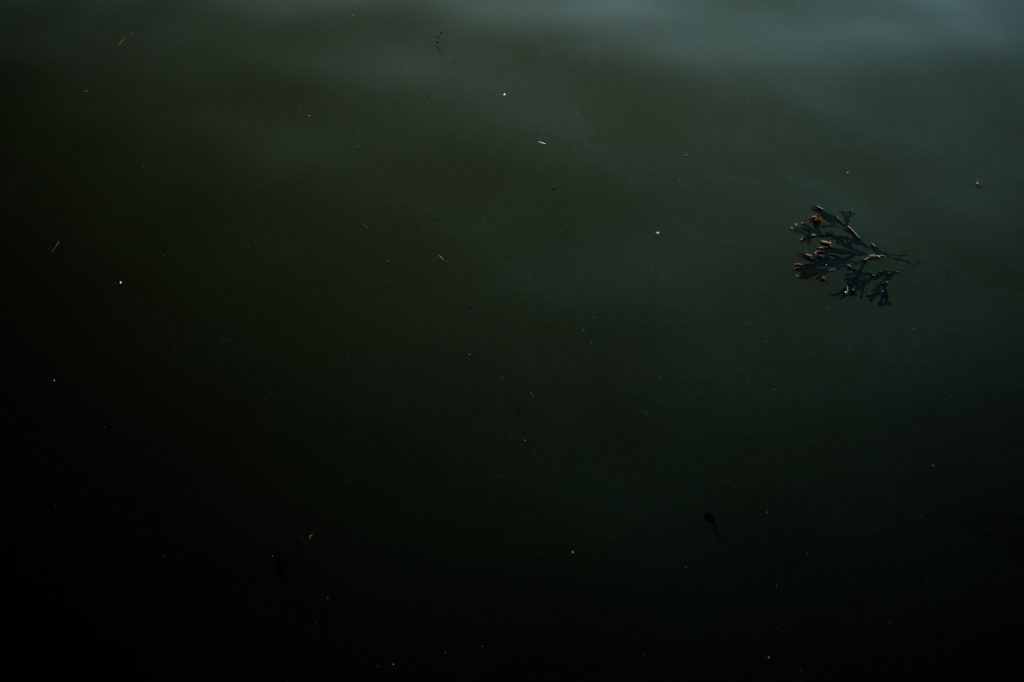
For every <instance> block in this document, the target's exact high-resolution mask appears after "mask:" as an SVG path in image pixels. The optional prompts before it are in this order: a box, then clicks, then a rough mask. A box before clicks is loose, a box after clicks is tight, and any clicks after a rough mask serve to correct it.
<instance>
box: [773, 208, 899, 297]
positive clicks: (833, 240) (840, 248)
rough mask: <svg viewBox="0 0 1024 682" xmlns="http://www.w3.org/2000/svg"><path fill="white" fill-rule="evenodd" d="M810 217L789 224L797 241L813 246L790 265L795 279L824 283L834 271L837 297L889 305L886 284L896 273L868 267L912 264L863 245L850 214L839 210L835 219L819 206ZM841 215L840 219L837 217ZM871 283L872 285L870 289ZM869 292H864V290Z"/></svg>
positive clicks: (875, 247)
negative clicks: (839, 280)
mask: <svg viewBox="0 0 1024 682" xmlns="http://www.w3.org/2000/svg"><path fill="white" fill-rule="evenodd" d="M813 210H814V215H812V216H811V217H810V218H808V219H807V220H805V221H804V222H802V223H793V226H792V227H790V228H789V229H791V230H793V231H794V232H799V233H800V235H801V236H800V241H801V242H806V243H814V242H815V241H817V247H816V248H815V249H814V251H810V252H807V253H802V254H800V256H801V257H802V258H803V259H804V262H803V263H793V269H794V270H795V271H796V276H797V277H799V278H800V279H811V278H813V279H816V280H818V281H819V282H824V281H825V280H826V278H827V276H828V275H829V274H830V273H832V272H836V271H840V272H842V273H843V277H844V284H845V286H844V287H843V288H842V289H841V290H839V291H837V292H836V293H834V294H832V295H833V296H838V297H839V298H846V297H847V296H859V297H862V298H863V297H864V295H865V292H866V293H867V299H868V300H869V301H874V300H875V299H876V298H877V299H878V305H891V302H890V300H889V281H890V280H891V279H892V278H893V277H895V276H896V275H897V273H899V270H898V269H897V270H874V271H872V270H869V265H870V264H871V263H873V262H876V261H881V260H883V259H886V258H889V259H890V260H892V261H897V262H900V263H907V264H909V265H914V263H913V262H912V261H911V260H910V259H908V258H907V254H905V253H888V252H887V251H885V250H883V249H882V247H880V246H879V245H878V244H875V243H874V242H871V243H870V244H865V243H864V240H862V239H861V237H860V235H859V234H857V231H856V230H854V229H853V227H852V226H851V225H850V218H851V217H853V211H840V212H839V216H835V215H833V214H832V213H829V212H828V211H826V210H825V209H824V208H822V207H821V206H817V205H816V206H814V209H813ZM840 216H841V217H840ZM872 284H874V286H871V285H872ZM869 286H870V287H871V290H870V291H867V289H868V287H869Z"/></svg>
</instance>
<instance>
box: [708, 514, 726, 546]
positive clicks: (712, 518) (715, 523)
mask: <svg viewBox="0 0 1024 682" xmlns="http://www.w3.org/2000/svg"><path fill="white" fill-rule="evenodd" d="M704 520H705V521H707V522H708V523H710V524H711V530H713V531H715V537H716V538H718V539H719V540H721V539H722V536H721V535H719V534H718V519H716V518H715V515H714V514H712V513H711V512H704Z"/></svg>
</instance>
